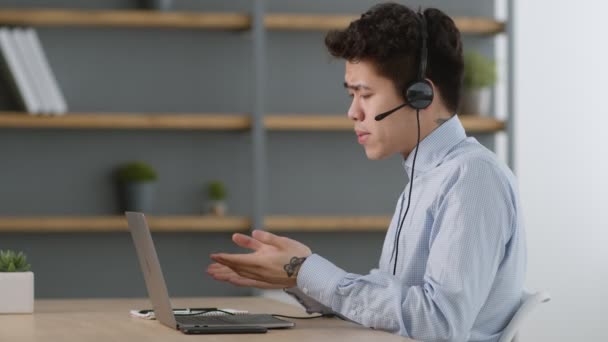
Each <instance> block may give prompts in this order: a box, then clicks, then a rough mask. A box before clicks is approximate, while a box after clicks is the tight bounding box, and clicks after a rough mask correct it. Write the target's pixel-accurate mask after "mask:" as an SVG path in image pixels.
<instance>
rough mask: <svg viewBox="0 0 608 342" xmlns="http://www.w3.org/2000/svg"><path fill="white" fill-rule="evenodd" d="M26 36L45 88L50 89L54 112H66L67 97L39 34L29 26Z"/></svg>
mask: <svg viewBox="0 0 608 342" xmlns="http://www.w3.org/2000/svg"><path fill="white" fill-rule="evenodd" d="M25 37H26V41H27V42H28V44H29V45H30V47H31V49H32V52H33V56H34V57H35V59H36V62H37V63H38V64H39V68H40V69H41V74H40V77H41V78H42V80H43V82H44V83H45V84H46V86H45V88H46V89H48V93H49V98H50V99H51V103H52V109H53V110H52V113H54V114H65V113H66V112H67V110H68V106H67V103H66V101H65V97H64V96H63V92H62V91H61V88H59V84H58V83H57V78H55V74H54V73H53V70H52V69H51V67H50V65H49V62H48V60H47V58H46V54H45V53H44V49H43V48H42V44H41V43H40V39H39V38H38V34H37V33H36V31H35V30H34V29H33V28H27V29H25Z"/></svg>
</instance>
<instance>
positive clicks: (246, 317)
mask: <svg viewBox="0 0 608 342" xmlns="http://www.w3.org/2000/svg"><path fill="white" fill-rule="evenodd" d="M125 214H126V216H127V221H128V223H129V231H131V237H132V238H133V243H134V244H135V249H136V251H137V258H138V259H139V265H140V267H141V270H142V272H143V274H144V279H145V283H146V288H147V289H148V296H149V297H150V301H151V302H152V308H153V309H154V315H155V317H156V319H157V320H159V321H160V322H161V323H162V324H164V325H166V326H168V327H170V328H173V329H177V330H180V331H182V332H184V333H205V331H206V332H207V333H209V332H220V333H224V332H233V333H238V332H263V331H265V330H266V329H273V328H290V327H293V326H295V324H294V323H293V322H289V321H286V320H282V319H279V318H276V317H274V316H272V315H269V314H238V315H229V314H226V315H216V316H204V315H200V316H197V315H187V316H182V315H175V314H174V312H173V308H172V307H171V301H170V299H169V293H168V291H167V285H166V284H165V278H164V277H163V273H162V270H161V268H160V263H159V261H158V255H157V254H156V248H155V247H154V242H153V241H152V235H151V234H150V229H149V228H148V223H147V222H146V218H145V216H144V214H142V213H138V212H126V213H125ZM231 328H233V329H231ZM249 328H252V329H249ZM258 328H259V329H258Z"/></svg>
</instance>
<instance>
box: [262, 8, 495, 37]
mask: <svg viewBox="0 0 608 342" xmlns="http://www.w3.org/2000/svg"><path fill="white" fill-rule="evenodd" d="M359 17H360V16H359V15H324V14H314V15H313V14H287V13H272V14H268V15H266V17H265V18H264V23H265V26H266V28H268V29H270V30H294V31H295V30H299V31H325V30H332V29H344V28H346V27H348V25H349V24H350V22H351V21H353V20H355V19H358V18H359ZM454 22H455V23H456V27H458V29H459V30H460V31H461V32H462V33H470V34H496V33H501V32H504V31H505V24H504V22H500V21H496V20H494V19H490V18H483V17H455V18H454Z"/></svg>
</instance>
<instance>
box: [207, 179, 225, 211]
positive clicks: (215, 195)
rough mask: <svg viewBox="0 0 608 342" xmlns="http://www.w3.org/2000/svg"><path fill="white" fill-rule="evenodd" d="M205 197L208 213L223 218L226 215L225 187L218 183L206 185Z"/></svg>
mask: <svg viewBox="0 0 608 342" xmlns="http://www.w3.org/2000/svg"><path fill="white" fill-rule="evenodd" d="M207 196H208V197H209V211H210V212H211V214H213V215H217V216H224V215H225V214H226V197H227V194H226V187H225V186H224V183H222V182H220V181H217V180H216V181H211V182H209V183H207Z"/></svg>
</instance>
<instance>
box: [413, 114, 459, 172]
mask: <svg viewBox="0 0 608 342" xmlns="http://www.w3.org/2000/svg"><path fill="white" fill-rule="evenodd" d="M466 137H467V135H466V133H465V131H464V127H462V123H461V122H460V119H459V118H458V115H454V116H452V117H451V118H450V119H448V121H446V122H444V123H443V124H442V125H441V126H439V127H437V128H435V130H433V131H432V132H431V133H430V134H429V135H427V136H426V137H425V138H424V139H423V140H422V141H421V142H420V144H418V146H416V148H414V150H412V152H411V153H410V154H409V155H408V156H407V158H406V159H405V160H404V161H403V167H404V168H405V171H406V172H407V174H408V176H409V175H410V172H411V170H412V163H413V161H414V154H415V153H416V149H418V148H420V152H418V156H416V171H415V174H414V178H415V177H416V175H419V174H421V173H425V172H427V171H429V170H431V169H433V168H435V167H436V166H437V165H439V164H441V161H442V160H443V159H444V158H445V156H446V155H447V154H448V152H450V150H451V149H452V148H453V147H454V146H456V145H457V144H458V143H459V142H461V141H462V140H464V139H466Z"/></svg>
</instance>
